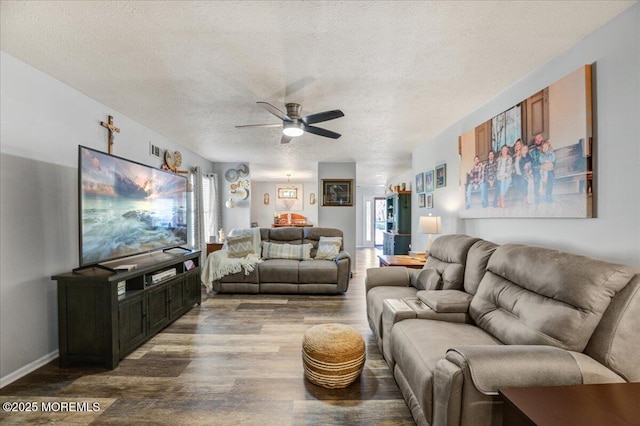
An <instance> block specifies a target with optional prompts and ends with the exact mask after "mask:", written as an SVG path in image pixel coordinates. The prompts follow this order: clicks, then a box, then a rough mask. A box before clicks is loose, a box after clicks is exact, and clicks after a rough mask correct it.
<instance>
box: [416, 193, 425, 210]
mask: <svg viewBox="0 0 640 426" xmlns="http://www.w3.org/2000/svg"><path fill="white" fill-rule="evenodd" d="M426 200H427V195H426V194H418V207H425V206H426V205H427V201H426Z"/></svg>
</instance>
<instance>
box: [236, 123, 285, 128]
mask: <svg viewBox="0 0 640 426" xmlns="http://www.w3.org/2000/svg"><path fill="white" fill-rule="evenodd" d="M244 127H282V123H278V124H245V125H243V126H236V129H242V128H244Z"/></svg>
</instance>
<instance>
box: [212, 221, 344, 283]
mask: <svg viewBox="0 0 640 426" xmlns="http://www.w3.org/2000/svg"><path fill="white" fill-rule="evenodd" d="M320 237H343V235H342V231H341V230H339V229H335V228H320V227H304V228H302V227H285V228H260V239H261V240H262V242H267V243H274V244H293V245H299V244H308V243H310V244H312V248H311V259H310V260H294V259H267V260H264V261H263V262H262V263H260V264H258V265H257V267H256V268H255V270H254V271H253V272H251V273H250V274H249V275H245V273H244V272H238V273H235V274H231V275H227V276H225V277H222V278H221V279H220V280H215V281H213V290H214V291H216V292H220V293H288V294H339V293H345V292H346V291H347V289H348V288H349V278H350V276H351V257H350V256H349V254H348V253H347V252H345V251H344V244H342V245H341V246H340V253H339V254H338V256H337V257H336V258H335V259H334V260H321V259H315V255H316V251H317V248H318V242H319V241H320Z"/></svg>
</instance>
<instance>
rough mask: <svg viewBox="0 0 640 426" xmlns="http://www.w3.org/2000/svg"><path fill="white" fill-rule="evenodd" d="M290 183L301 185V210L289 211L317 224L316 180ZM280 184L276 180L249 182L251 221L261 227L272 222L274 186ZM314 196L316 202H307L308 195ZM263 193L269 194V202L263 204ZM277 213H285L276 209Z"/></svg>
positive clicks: (274, 198)
mask: <svg viewBox="0 0 640 426" xmlns="http://www.w3.org/2000/svg"><path fill="white" fill-rule="evenodd" d="M291 183H292V184H299V185H302V210H299V211H298V210H296V211H291V213H296V214H301V215H303V216H305V217H306V218H307V223H310V224H312V225H314V226H317V224H318V202H319V200H320V199H319V198H318V182H316V181H314V182H296V181H292V182H291ZM280 184H282V183H281V182H280V183H276V182H255V181H253V182H251V187H252V188H253V191H252V195H251V222H258V226H260V227H261V228H268V227H270V226H271V224H272V223H273V216H274V213H276V197H277V194H276V186H277V185H280ZM311 193H313V194H315V196H316V203H315V204H314V205H311V204H309V195H310V194H311ZM264 194H269V204H268V205H265V204H264ZM277 213H278V214H279V213H287V212H286V211H277Z"/></svg>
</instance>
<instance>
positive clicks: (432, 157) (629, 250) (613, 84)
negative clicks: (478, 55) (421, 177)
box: [412, 4, 640, 266]
mask: <svg viewBox="0 0 640 426" xmlns="http://www.w3.org/2000/svg"><path fill="white" fill-rule="evenodd" d="M638 40H640V4H636V5H634V6H632V7H631V8H629V9H628V10H627V11H626V12H624V13H623V14H621V15H620V16H618V17H617V18H615V19H614V20H613V21H611V22H609V23H608V24H606V25H605V26H603V27H602V28H600V29H598V30H597V31H595V32H594V33H592V34H591V35H589V36H588V37H586V38H585V39H584V40H582V41H581V42H580V43H578V44H577V45H576V46H574V47H573V48H571V49H569V50H568V51H567V52H565V53H563V54H562V55H560V56H558V57H557V58H555V59H553V60H552V61H550V62H549V63H548V64H545V65H543V66H542V67H540V68H539V69H537V70H535V71H534V72H532V73H531V74H529V75H527V76H525V77H524V78H523V79H522V80H520V81H518V82H517V83H516V84H514V85H513V86H511V87H509V88H508V89H506V90H505V91H504V92H502V93H500V94H499V95H497V96H496V97H495V98H494V99H492V100H491V101H490V102H488V103H487V104H486V105H484V106H482V107H481V108H479V109H478V110H476V111H475V112H473V113H472V114H470V115H468V116H467V117H465V118H463V119H462V120H460V121H458V122H457V123H455V124H454V125H453V126H451V127H450V128H448V129H447V130H445V131H444V132H443V133H442V134H440V135H438V136H437V137H436V138H434V139H433V140H429V141H426V142H425V143H423V144H421V145H420V146H419V147H418V148H416V149H415V150H414V152H413V169H414V172H415V173H418V172H420V171H424V170H425V169H427V168H431V167H432V166H435V165H436V163H437V161H439V160H444V161H446V163H447V179H448V183H447V187H446V188H441V189H436V190H435V192H434V203H435V208H434V209H433V213H434V214H440V215H442V227H443V233H446V234H448V233H454V232H458V233H466V234H469V235H474V236H478V237H481V238H485V239H488V240H491V241H494V242H497V243H505V242H521V243H526V244H534V245H540V246H546V247H553V248H558V249H561V250H568V251H572V252H575V253H580V254H585V255H588V256H593V257H596V258H601V259H605V260H610V261H614V262H621V263H625V264H629V265H633V266H640V185H639V183H640V180H639V178H638V170H639V169H640V148H639V147H640V141H639V139H640V124H639V123H640V120H639V117H640V43H638ZM585 64H595V65H594V69H593V71H594V104H595V107H594V121H595V123H594V125H595V128H594V135H595V141H594V143H595V150H594V151H595V173H594V176H595V182H594V187H595V188H594V190H595V197H596V198H595V202H596V206H597V209H596V212H597V216H598V217H597V218H594V219H464V220H462V219H459V218H458V216H457V214H458V210H459V209H460V208H462V207H463V206H462V205H461V200H462V198H461V195H460V186H459V175H460V173H459V167H458V162H459V157H458V152H457V141H458V136H459V135H461V134H463V133H464V132H466V131H468V130H469V129H473V128H474V127H475V126H477V125H478V124H480V123H482V122H484V121H485V120H487V119H488V118H490V117H493V116H494V115H496V114H498V113H500V112H502V111H504V110H505V109H507V108H509V107H511V106H512V105H514V104H516V103H518V102H520V101H521V100H522V99H525V98H526V97H528V96H529V95H531V94H532V93H535V92H536V91H538V90H540V89H542V88H544V87H546V86H549V85H550V84H552V83H554V82H556V81H558V80H559V79H561V78H562V77H564V76H566V75H568V74H570V73H572V72H573V71H575V70H576V69H578V68H579V67H582V66H583V65H585ZM413 211H414V213H416V214H414V215H413V216H414V218H417V217H418V216H419V215H420V214H424V213H425V212H427V210H424V209H418V207H417V203H414V205H413ZM426 238H427V237H426V235H421V234H418V233H417V227H416V226H415V222H414V228H413V235H412V241H413V245H414V247H417V246H422V245H425V244H426Z"/></svg>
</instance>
